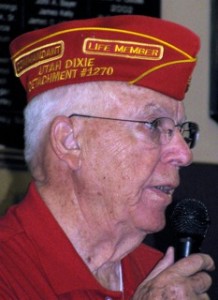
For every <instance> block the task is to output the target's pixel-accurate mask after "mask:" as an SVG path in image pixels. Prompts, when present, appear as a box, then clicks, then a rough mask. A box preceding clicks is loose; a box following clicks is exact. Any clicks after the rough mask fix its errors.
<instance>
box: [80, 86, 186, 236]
mask: <svg viewBox="0 0 218 300" xmlns="http://www.w3.org/2000/svg"><path fill="white" fill-rule="evenodd" d="M107 94H109V86H108V87H107V86H106V87H105V95H107ZM110 95H111V93H110ZM107 97H109V98H110V96H105V101H110V100H109V99H107ZM112 97H113V101H112V100H111V102H113V104H112V105H111V107H110V108H109V109H107V110H106V111H105V112H101V114H100V113H95V115H98V116H99V114H100V116H104V117H112V118H122V119H131V120H144V121H149V122H152V121H153V120H154V119H156V118H160V117H168V118H171V119H173V120H174V121H175V123H176V124H178V123H182V122H184V121H185V115H184V107H183V103H182V102H179V101H176V100H174V99H172V98H169V97H167V96H164V95H162V94H159V93H157V92H154V91H151V90H147V89H144V88H137V87H127V86H126V87H125V88H123V87H122V88H118V87H117V89H114V88H113V96H112ZM114 99H115V100H116V101H115V102H114ZM114 103H116V104H114ZM90 114H91V113H90ZM92 114H93V113H92ZM82 122H83V123H84V125H85V131H84V136H83V153H82V159H83V162H82V167H81V170H80V171H79V174H80V175H82V176H80V179H81V190H83V193H84V200H85V201H84V202H85V203H84V212H85V214H87V215H89V216H92V217H93V219H95V220H96V222H97V223H99V224H101V225H99V226H104V225H103V224H106V225H107V226H108V229H109V228H113V227H114V228H116V229H118V228H120V230H121V231H126V232H131V231H132V232H134V231H138V232H139V231H141V232H143V234H145V233H146V234H147V233H150V232H156V231H159V230H161V229H162V228H163V227H164V225H165V209H166V207H167V206H168V205H169V204H170V203H171V201H172V193H173V191H174V189H175V188H176V187H177V186H178V184H179V174H178V172H179V168H180V167H181V166H185V165H188V164H189V163H190V162H191V160H192V153H191V151H190V149H189V147H188V146H187V144H186V143H185V141H184V139H183V138H182V136H181V134H180V133H179V131H178V129H176V131H175V134H174V135H173V137H172V139H171V141H170V142H169V143H168V144H165V145H157V144H155V143H154V142H153V141H152V140H151V138H150V134H149V130H150V129H149V128H148V127H147V126H145V125H144V124H141V123H131V122H119V121H109V120H99V119H83V120H82ZM82 202H83V201H81V203H82ZM82 205H83V204H82Z"/></svg>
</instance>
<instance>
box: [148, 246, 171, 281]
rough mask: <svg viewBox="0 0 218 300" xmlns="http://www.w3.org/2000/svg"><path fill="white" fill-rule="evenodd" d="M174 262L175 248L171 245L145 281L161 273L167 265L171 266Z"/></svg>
mask: <svg viewBox="0 0 218 300" xmlns="http://www.w3.org/2000/svg"><path fill="white" fill-rule="evenodd" d="M173 263H174V248H173V247H169V248H168V249H167V252H166V253H165V255H164V257H163V258H162V259H161V260H160V261H159V263H158V264H157V265H156V266H155V268H154V269H153V270H152V272H151V273H150V274H149V275H148V277H147V278H146V280H145V281H144V282H147V281H149V280H151V279H153V278H154V277H156V276H157V275H158V274H160V273H161V272H162V271H163V270H165V269H166V268H167V267H169V266H171V265H172V264H173Z"/></svg>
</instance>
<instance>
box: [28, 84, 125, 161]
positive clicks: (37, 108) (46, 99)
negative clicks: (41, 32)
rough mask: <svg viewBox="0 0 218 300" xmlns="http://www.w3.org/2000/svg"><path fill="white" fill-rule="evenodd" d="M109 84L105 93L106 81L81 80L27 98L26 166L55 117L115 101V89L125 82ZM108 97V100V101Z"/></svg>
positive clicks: (94, 109)
mask: <svg viewBox="0 0 218 300" xmlns="http://www.w3.org/2000/svg"><path fill="white" fill-rule="evenodd" d="M109 84H110V92H108V89H107V92H105V90H104V87H105V86H108V82H90V83H82V84H81V83H80V84H73V85H67V86H64V87H58V88H55V89H52V90H49V91H46V92H44V93H42V94H40V95H38V96H36V97H35V98H34V99H32V100H31V101H30V103H29V104H28V105H27V107H26V109H25V111H24V117H25V130H24V136H25V151H24V155H25V160H26V163H27V165H28V166H29V167H31V164H32V163H33V159H34V157H35V156H36V153H40V148H41V146H40V145H41V144H42V142H43V139H44V138H45V136H46V133H47V131H48V129H49V124H50V123H51V122H52V120H53V119H54V118H55V117H56V116H58V115H65V116H69V115H71V114H72V113H81V114H90V113H94V112H95V113H96V112H98V113H99V112H102V111H105V110H107V109H108V108H109V107H111V105H112V103H113V102H114V101H117V97H116V95H115V94H116V93H114V91H117V90H120V91H121V90H122V89H123V88H126V84H124V83H121V82H119V83H118V82H110V83H109ZM118 85H119V87H118ZM108 98H110V101H108V100H107V99H108ZM102 100H104V101H102ZM105 100H107V101H105Z"/></svg>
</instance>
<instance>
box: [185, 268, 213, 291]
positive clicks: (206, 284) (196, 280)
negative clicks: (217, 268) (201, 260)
mask: <svg viewBox="0 0 218 300" xmlns="http://www.w3.org/2000/svg"><path fill="white" fill-rule="evenodd" d="M190 279H191V282H192V287H193V288H194V290H195V292H196V294H199V295H200V294H203V293H205V292H206V291H207V290H208V289H209V288H210V286H211V284H212V279H211V277H210V275H209V274H207V273H206V272H200V273H197V274H195V275H194V276H192V277H190Z"/></svg>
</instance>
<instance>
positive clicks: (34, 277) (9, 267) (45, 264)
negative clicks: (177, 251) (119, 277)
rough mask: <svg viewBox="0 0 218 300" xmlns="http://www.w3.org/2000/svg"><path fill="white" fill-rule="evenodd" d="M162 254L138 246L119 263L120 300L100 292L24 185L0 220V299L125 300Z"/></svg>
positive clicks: (116, 295) (36, 196)
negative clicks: (19, 197) (18, 199)
mask: <svg viewBox="0 0 218 300" xmlns="http://www.w3.org/2000/svg"><path fill="white" fill-rule="evenodd" d="M161 257H162V254H161V253H160V252H158V251H156V250H154V249H152V248H150V247H147V246H145V245H143V244H142V245H141V246H140V247H138V248H137V249H136V250H135V251H133V252H132V253H131V254H129V255H128V256H126V257H125V258H124V259H123V260H122V269H123V280H124V295H122V293H120V292H113V291H110V290H107V289H105V288H103V287H102V286H101V285H100V284H99V283H98V282H97V281H96V279H95V277H94V276H93V275H92V273H91V272H90V271H89V269H88V268H87V266H86V265H85V264H84V262H83V261H82V259H81V258H80V256H79V255H78V253H77V252H76V250H75V249H74V247H73V246H72V244H71V243H70V242H69V240H68V238H67V237H66V235H65V234H64V232H63V231H62V229H61V228H60V226H59V225H58V223H57V222H56V220H55V219H54V218H53V216H52V215H51V213H50V211H49V210H48V208H47V207H46V205H45V204H44V202H43V201H42V199H41V198H40V196H39V194H38V193H37V190H36V187H35V185H34V184H33V183H32V184H31V185H30V188H29V191H28V193H27V195H26V197H25V198H24V200H23V201H22V202H21V203H20V204H19V205H17V206H13V207H12V208H10V209H9V211H8V213H7V214H6V216H4V217H3V218H2V219H0V299H1V300H11V299H13V300H15V299H16V300H27V299H28V300H30V299H31V300H39V299H40V300H52V299H61V300H67V299H76V300H84V299H93V300H100V299H101V300H102V299H104V300H105V299H108V300H109V299H113V300H115V299H117V300H118V299H119V300H121V299H122V300H123V299H130V297H131V296H132V295H133V292H134V291H135V289H136V287H137V286H138V285H139V283H141V281H142V280H143V279H144V278H145V277H146V276H147V274H148V273H149V272H150V271H151V269H152V268H153V267H154V265H155V264H156V263H157V261H159V260H160V258H161Z"/></svg>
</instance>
